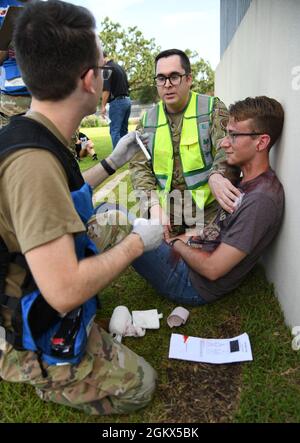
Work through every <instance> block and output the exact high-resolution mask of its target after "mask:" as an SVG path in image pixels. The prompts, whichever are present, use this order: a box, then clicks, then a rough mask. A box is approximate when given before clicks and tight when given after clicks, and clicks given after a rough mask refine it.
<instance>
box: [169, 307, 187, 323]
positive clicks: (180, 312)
mask: <svg viewBox="0 0 300 443" xmlns="http://www.w3.org/2000/svg"><path fill="white" fill-rule="evenodd" d="M189 315H190V313H189V311H188V310H187V309H185V308H183V307H182V306H178V307H177V308H175V309H173V311H172V312H171V314H170V315H169V317H168V318H167V323H168V325H169V326H170V328H173V327H174V326H181V325H185V323H186V321H187V319H188V317H189Z"/></svg>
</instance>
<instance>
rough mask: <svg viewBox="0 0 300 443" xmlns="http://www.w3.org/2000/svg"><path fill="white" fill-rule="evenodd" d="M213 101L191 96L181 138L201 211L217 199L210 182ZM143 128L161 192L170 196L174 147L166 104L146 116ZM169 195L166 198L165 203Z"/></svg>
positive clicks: (186, 175)
mask: <svg viewBox="0 0 300 443" xmlns="http://www.w3.org/2000/svg"><path fill="white" fill-rule="evenodd" d="M213 101H214V98H213V97H210V96H207V95H200V94H196V93H194V92H192V93H191V98H190V101H189V104H188V106H187V109H186V111H185V113H184V117H183V125H182V131H181V138H180V148H179V151H180V159H181V164H182V169H183V175H184V179H185V183H186V186H187V189H189V190H190V191H191V193H192V196H193V199H194V201H195V203H196V204H197V206H198V207H199V208H200V209H203V207H204V206H206V205H208V204H209V203H211V202H212V201H213V200H214V197H213V195H212V194H211V192H210V189H209V186H208V183H207V182H208V175H209V170H210V168H211V166H212V163H213V156H212V146H211V139H210V133H209V129H210V120H211V113H212V108H213ZM143 126H144V128H145V131H146V132H147V133H149V134H150V140H149V143H148V150H149V152H150V155H151V158H152V166H153V171H154V174H155V177H156V180H157V182H158V185H159V188H160V190H164V191H165V192H164V194H165V195H166V194H167V193H168V192H170V190H171V184H172V176H173V145H172V138H171V133H170V128H169V125H168V119H167V116H166V114H165V111H164V106H163V103H162V102H160V103H159V104H157V105H156V106H155V107H154V108H152V109H150V111H148V112H147V113H146V114H145V115H144V118H143ZM196 191H202V192H198V193H197V192H196ZM165 195H164V197H162V203H163V200H164V199H165Z"/></svg>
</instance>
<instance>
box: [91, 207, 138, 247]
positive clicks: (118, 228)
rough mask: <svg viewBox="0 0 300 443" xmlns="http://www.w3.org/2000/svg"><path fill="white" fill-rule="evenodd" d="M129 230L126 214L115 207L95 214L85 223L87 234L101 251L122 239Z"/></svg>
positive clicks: (130, 228) (130, 227) (129, 225)
mask: <svg viewBox="0 0 300 443" xmlns="http://www.w3.org/2000/svg"><path fill="white" fill-rule="evenodd" d="M131 230H132V225H131V224H130V222H129V220H128V218H127V214H126V213H125V212H123V211H119V210H115V209H111V210H108V211H106V212H103V213H98V214H95V215H93V216H92V217H91V218H90V219H89V221H88V223H87V234H88V236H89V237H90V239H91V240H93V242H94V243H95V244H96V246H97V248H98V249H99V251H101V252H104V251H106V250H107V249H109V248H112V247H113V246H114V245H116V244H117V243H119V242H120V241H122V240H123V239H124V238H125V237H126V235H128V234H129V233H130V231H131Z"/></svg>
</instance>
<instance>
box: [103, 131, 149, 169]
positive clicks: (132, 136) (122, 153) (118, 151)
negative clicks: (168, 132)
mask: <svg viewBox="0 0 300 443" xmlns="http://www.w3.org/2000/svg"><path fill="white" fill-rule="evenodd" d="M139 136H140V139H141V140H142V142H143V143H144V144H146V145H147V140H148V134H147V133H145V134H142V135H141V134H140V133H139ZM140 149H141V148H140V147H139V145H138V143H137V141H136V131H132V132H128V134H126V135H124V137H122V138H121V139H120V140H119V141H118V143H117V146H116V147H115V149H114V150H113V152H112V153H111V154H110V155H109V156H108V157H107V159H106V160H107V161H108V162H109V163H110V162H111V163H112V166H113V167H114V168H115V169H118V168H120V167H121V166H123V165H125V163H127V162H128V161H129V160H131V158H132V157H133V156H134V155H135V154H136V153H137V152H138V151H139V150H140Z"/></svg>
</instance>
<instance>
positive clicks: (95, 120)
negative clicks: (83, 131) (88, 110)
mask: <svg viewBox="0 0 300 443" xmlns="http://www.w3.org/2000/svg"><path fill="white" fill-rule="evenodd" d="M105 125H107V123H106V124H105V123H104V122H101V121H100V118H99V117H97V116H96V115H94V114H92V115H88V116H87V117H84V119H83V120H82V122H81V127H82V128H99V126H105Z"/></svg>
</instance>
